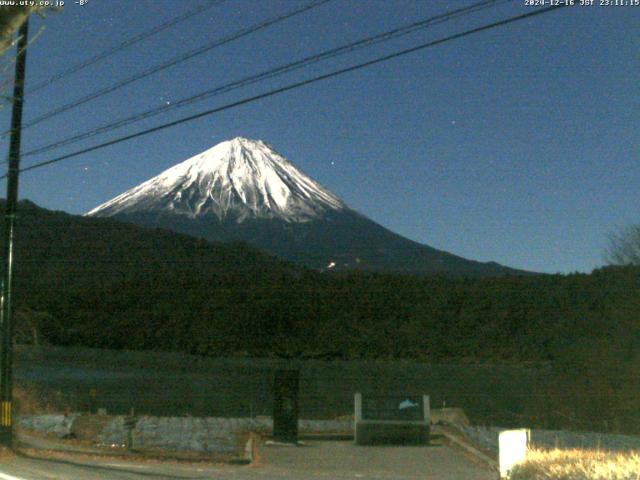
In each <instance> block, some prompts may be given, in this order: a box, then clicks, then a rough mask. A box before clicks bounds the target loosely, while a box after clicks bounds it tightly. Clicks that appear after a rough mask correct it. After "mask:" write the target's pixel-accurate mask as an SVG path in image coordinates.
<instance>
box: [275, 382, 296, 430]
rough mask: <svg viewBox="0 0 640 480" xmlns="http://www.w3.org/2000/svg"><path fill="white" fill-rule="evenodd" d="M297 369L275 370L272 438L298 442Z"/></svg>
mask: <svg viewBox="0 0 640 480" xmlns="http://www.w3.org/2000/svg"><path fill="white" fill-rule="evenodd" d="M299 380H300V371H299V370H276V374H275V379H274V382H273V439H274V440H275V441H276V442H284V443H298V386H299Z"/></svg>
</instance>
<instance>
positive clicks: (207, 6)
mask: <svg viewBox="0 0 640 480" xmlns="http://www.w3.org/2000/svg"><path fill="white" fill-rule="evenodd" d="M225 1H226V0H209V1H208V3H206V4H205V5H201V6H200V7H198V8H195V9H193V10H189V11H187V12H185V13H183V14H182V15H178V16H177V17H174V18H172V19H170V20H167V21H166V22H163V23H161V24H159V25H156V26H155V27H153V28H152V29H150V30H147V31H145V32H142V33H140V34H138V35H136V36H134V37H131V38H129V39H127V40H125V41H123V42H121V43H120V44H118V45H116V46H114V47H111V48H109V49H107V50H105V51H103V52H101V53H98V54H96V55H94V56H93V57H89V58H87V59H86V60H83V61H81V62H79V63H77V64H75V65H73V66H71V67H69V68H67V69H66V70H63V71H62V72H60V73H57V74H56V75H53V76H51V77H49V78H48V79H46V80H44V81H42V82H40V83H37V84H35V85H34V86H33V87H31V88H30V89H28V90H27V94H31V93H33V92H36V91H38V90H41V89H43V88H45V87H48V86H49V85H51V84H52V83H54V82H57V81H58V80H61V79H63V78H64V77H67V76H69V75H72V74H74V73H76V72H79V71H80V70H82V69H84V68H86V67H88V66H90V65H93V64H95V63H98V62H99V61H101V60H104V59H105V58H108V57H110V56H111V55H114V54H115V53H118V52H119V51H121V50H124V49H125V48H128V47H130V46H132V45H135V44H136V43H139V42H141V41H143V40H146V39H147V38H149V37H152V36H153V35H156V34H158V33H160V32H162V31H164V30H166V29H167V28H170V27H173V26H174V25H177V24H178V23H181V22H183V21H185V20H188V19H189V18H191V17H194V16H196V15H198V14H200V13H202V12H204V11H206V10H209V9H210V8H212V7H214V6H216V5H219V4H221V3H223V2H225Z"/></svg>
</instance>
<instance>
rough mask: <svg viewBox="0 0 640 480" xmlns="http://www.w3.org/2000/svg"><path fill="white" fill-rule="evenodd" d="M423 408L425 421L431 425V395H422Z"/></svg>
mask: <svg viewBox="0 0 640 480" xmlns="http://www.w3.org/2000/svg"><path fill="white" fill-rule="evenodd" d="M422 408H423V410H424V421H425V423H426V424H427V425H431V403H430V400H429V395H422Z"/></svg>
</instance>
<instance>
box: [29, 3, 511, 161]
mask: <svg viewBox="0 0 640 480" xmlns="http://www.w3.org/2000/svg"><path fill="white" fill-rule="evenodd" d="M508 1H511V0H483V1H481V2H477V3H474V4H473V5H470V6H468V7H464V8H459V9H457V10H454V11H452V12H448V13H444V14H440V15H436V16H433V17H429V18H427V19H424V20H420V21H418V22H413V23H411V24H408V25H404V26H402V27H398V28H395V29H393V30H388V31H386V32H383V33H380V34H377V35H374V36H370V37H367V38H364V39H361V40H358V41H356V42H352V43H349V44H347V45H343V46H341V47H337V48H333V49H330V50H325V51H324V52H321V53H318V54H315V55H311V56H308V57H305V58H303V59H300V60H297V61H295V62H291V63H287V64H285V65H281V66H279V67H276V68H273V69H269V70H266V71H264V72H261V73H259V74H256V75H251V76H248V77H244V78H242V79H240V80H236V81H234V82H231V83H227V84H225V85H222V86H219V87H215V88H213V89H208V90H205V91H203V92H200V93H198V94H196V95H192V96H190V97H186V98H183V99H181V100H178V101H177V102H173V103H172V104H171V105H163V106H161V107H156V108H153V109H150V110H146V111H144V112H141V113H138V114H135V115H133V116H129V117H126V118H122V119H120V120H117V121H115V122H111V123H108V124H106V125H102V126H100V127H97V128H94V129H91V130H88V131H85V132H83V133H79V134H76V135H73V136H71V137H67V138H64V139H61V140H58V141H56V142H54V143H50V144H47V145H42V146H39V147H36V148H34V149H32V150H30V151H28V152H25V153H24V154H23V157H26V156H30V155H35V154H38V153H44V152H48V151H50V150H53V149H56V148H58V147H62V146H65V145H70V144H73V143H76V142H79V141H80V140H84V139H87V138H91V137H94V136H96V135H99V134H102V133H106V132H109V131H112V130H115V129H117V128H120V127H123V126H125V125H130V124H132V123H135V122H138V121H140V120H144V119H146V118H149V117H152V116H155V115H159V114H161V113H165V112H168V111H170V110H173V109H176V108H181V107H184V106H187V105H190V104H192V103H195V102H199V101H202V100H206V99H209V98H212V97H214V96H217V95H221V94H223V93H228V92H230V91H233V90H236V89H238V88H242V87H245V86H247V85H251V84H254V83H256V82H259V81H262V80H266V79H270V78H274V77H276V76H279V75H282V74H285V73H290V72H292V71H294V70H297V69H300V68H303V67H306V66H308V65H311V64H314V63H317V62H320V61H323V60H327V59H329V58H334V57H336V56H339V55H343V54H347V53H351V52H353V51H355V50H358V49H362V48H366V47H370V46H372V45H376V44H378V43H382V42H386V41H390V40H392V39H395V38H398V37H401V36H404V35H408V34H410V33H414V32H416V31H418V30H422V29H425V28H428V27H431V26H433V25H436V24H439V23H444V22H447V21H450V20H452V19H454V18H457V17H460V16H463V15H468V14H470V13H474V12H477V11H480V10H482V9H486V8H489V7H495V6H496V5H498V4H500V3H505V2H508Z"/></svg>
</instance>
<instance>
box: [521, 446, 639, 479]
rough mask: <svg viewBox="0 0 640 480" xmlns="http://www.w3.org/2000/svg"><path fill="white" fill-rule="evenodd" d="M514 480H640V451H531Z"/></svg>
mask: <svg viewBox="0 0 640 480" xmlns="http://www.w3.org/2000/svg"><path fill="white" fill-rule="evenodd" d="M511 479H512V480H640V451H631V452H625V453H615V452H604V451H597V450H531V451H530V452H529V454H528V455H527V461H526V462H525V463H522V464H520V465H517V466H516V467H514V468H513V470H512V471H511Z"/></svg>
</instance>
